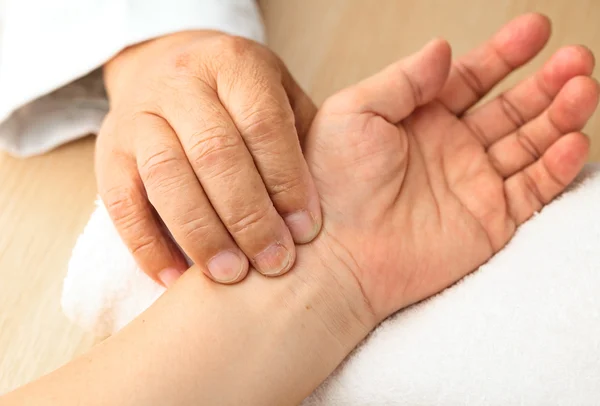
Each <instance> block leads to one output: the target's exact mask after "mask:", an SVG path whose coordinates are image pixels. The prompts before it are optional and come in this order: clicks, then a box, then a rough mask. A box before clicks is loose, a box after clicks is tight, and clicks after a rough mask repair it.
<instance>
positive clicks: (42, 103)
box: [0, 0, 264, 156]
mask: <svg viewBox="0 0 600 406" xmlns="http://www.w3.org/2000/svg"><path fill="white" fill-rule="evenodd" d="M190 29H212V30H219V31H224V32H227V33H230V34H233V35H239V36H243V37H247V38H250V39H254V40H256V41H264V29H263V26H262V22H261V17H260V13H259V10H258V7H257V4H256V2H255V1H254V0H176V1H169V2H165V1H163V0H51V1H48V0H0V149H3V150H6V151H8V152H9V153H11V154H13V155H18V156H29V155H34V154H40V153H43V152H46V151H48V150H50V149H52V148H54V147H56V146H58V145H60V144H63V143H65V142H68V141H71V140H73V139H75V138H79V137H82V136H84V135H87V134H90V133H96V132H97V131H98V130H99V128H100V124H101V122H102V120H103V118H104V116H105V114H106V112H107V110H108V103H107V100H106V95H105V93H104V86H103V82H102V75H101V74H100V71H99V69H98V68H99V67H101V66H102V65H103V64H104V63H105V62H107V61H108V60H109V59H110V58H112V57H113V56H114V55H115V54H117V53H118V52H119V51H121V50H122V49H124V48H126V47H128V46H130V45H133V44H136V43H139V42H142V41H145V40H148V39H151V38H155V37H159V36H162V35H165V34H169V33H172V32H178V31H184V30H190Z"/></svg>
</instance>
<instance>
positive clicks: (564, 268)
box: [62, 166, 600, 406]
mask: <svg viewBox="0 0 600 406" xmlns="http://www.w3.org/2000/svg"><path fill="white" fill-rule="evenodd" d="M599 206H600V166H595V167H589V166H588V167H587V168H586V169H585V171H584V173H583V174H582V175H581V176H580V177H579V181H578V184H577V185H576V186H575V187H573V188H571V190H570V191H569V192H568V193H565V194H564V195H563V196H562V197H561V198H559V199H558V200H556V201H555V202H553V203H552V204H551V205H550V206H548V207H546V208H545V209H544V210H543V211H542V213H541V214H539V215H537V216H535V217H534V218H532V219H531V220H530V221H529V222H527V223H526V224H524V225H523V226H522V227H521V228H520V229H519V230H518V232H517V235H516V236H515V238H514V239H513V240H512V241H511V242H510V244H509V245H508V246H507V247H506V248H505V249H504V250H502V251H501V252H500V253H498V254H497V255H496V256H495V257H494V258H493V259H492V260H490V261H489V262H488V263H487V264H486V265H484V266H482V267H481V268H480V269H479V270H478V271H476V272H475V273H474V274H472V275H471V276H468V277H467V278H465V279H464V280H463V281H461V282H460V283H458V284H456V285H454V286H453V287H451V288H449V289H447V290H446V291H444V292H442V293H441V294H439V295H437V296H435V297H434V298H432V299H430V300H428V301H425V302H423V303H420V304H418V305H416V306H413V307H412V308H409V309H407V310H405V311H403V312H400V313H399V314H397V315H395V316H393V317H391V318H390V319H388V320H387V321H386V322H384V323H383V324H382V325H381V326H380V327H379V328H377V330H375V332H374V333H373V334H372V335H371V336H370V337H369V338H368V339H367V340H366V341H365V342H364V343H363V344H362V345H361V346H360V347H359V348H358V349H357V350H356V351H355V352H354V353H353V354H352V355H350V356H349V357H348V359H347V360H346V361H345V362H344V364H343V365H342V366H340V368H338V370H337V371H336V372H335V373H334V374H333V375H332V376H331V377H330V378H329V379H328V380H327V381H326V382H325V383H324V384H323V385H322V386H321V387H320V388H319V389H318V390H317V391H316V392H315V393H314V394H313V395H311V396H310V397H309V398H308V399H306V400H305V403H304V404H305V405H323V406H325V405H327V406H331V405H340V406H342V405H343V406H352V405H361V406H364V405H378V406H380V405H411V406H414V405H434V404H435V405H477V406H480V405H502V406H507V405H578V406H579V405H598V404H600V214H599V211H598V207H599ZM162 291H163V289H162V288H160V287H158V286H157V285H156V284H155V283H154V282H152V281H151V280H150V279H149V278H148V277H146V276H145V275H144V274H143V273H142V272H141V271H140V270H139V269H138V268H137V266H136V265H135V263H134V261H133V259H132V258H131V256H130V254H129V253H128V251H127V249H126V248H125V246H124V245H123V244H122V243H121V242H120V240H119V237H118V236H117V233H116V231H115V229H114V228H113V226H112V224H111V222H110V220H109V217H108V215H107V213H106V211H105V209H104V208H103V207H102V206H101V205H99V206H98V209H97V210H96V212H95V213H94V214H93V216H92V219H91V220H90V223H89V224H88V226H87V227H86V229H85V231H84V233H83V235H82V236H81V237H80V239H79V241H78V242H77V245H76V247H75V250H74V253H73V257H72V259H71V262H70V264H69V272H68V275H67V278H66V280H65V284H64V291H63V298H62V304H63V308H64V311H65V313H66V314H67V315H68V317H69V318H70V319H71V320H73V321H74V322H76V323H78V324H80V325H82V326H83V327H85V328H87V329H90V330H92V331H95V332H96V333H97V334H102V335H104V334H110V333H113V332H115V331H117V330H119V329H120V328H121V327H123V326H124V325H125V324H126V323H127V322H129V321H130V320H131V319H132V318H134V317H135V316H136V315H137V314H139V313H140V312H141V311H143V310H144V309H145V308H146V307H147V306H149V305H150V304H151V303H152V302H153V301H154V300H155V299H156V298H157V297H158V296H159V295H160V294H161V293H162Z"/></svg>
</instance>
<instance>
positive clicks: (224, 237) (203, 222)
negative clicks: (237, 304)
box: [132, 114, 248, 283]
mask: <svg viewBox="0 0 600 406" xmlns="http://www.w3.org/2000/svg"><path fill="white" fill-rule="evenodd" d="M132 131H135V132H136V133H137V134H138V135H137V136H136V137H135V138H136V139H137V140H138V144H137V145H136V146H135V148H136V150H137V154H136V157H137V168H138V170H139V173H140V176H141V179H142V181H143V183H144V186H145V188H146V191H147V194H148V199H149V200H150V202H151V203H152V205H153V206H154V207H155V208H156V211H157V212H158V213H159V214H160V216H161V218H162V220H163V222H164V223H165V225H166V226H167V227H168V229H169V230H170V231H171V234H172V235H173V237H174V238H175V241H177V243H178V244H179V245H180V246H181V248H183V250H184V251H185V253H186V254H187V255H188V257H190V258H191V259H192V261H194V263H196V264H197V265H199V266H200V268H201V269H202V270H203V271H204V273H205V274H207V275H208V276H209V277H210V278H212V279H213V280H215V281H217V282H220V283H235V282H238V281H240V280H242V279H244V277H245V276H246V274H247V273H248V260H247V259H246V257H245V255H244V254H243V253H242V252H241V251H240V249H239V248H238V247H237V245H236V243H235V242H234V241H233V239H232V238H231V236H230V235H229V233H228V232H227V229H226V228H225V227H224V226H223V224H222V223H221V220H220V219H219V217H218V216H217V214H216V213H215V211H214V209H213V208H212V206H211V204H210V202H209V201H208V198H207V197H206V195H205V194H204V191H203V190H202V187H201V186H200V183H199V181H198V179H197V178H196V174H195V173H194V171H193V169H192V167H191V166H190V164H189V162H188V160H187V157H186V155H185V153H184V151H183V149H182V147H181V145H180V144H179V140H178V139H177V135H176V134H175V132H174V131H173V129H172V128H171V127H170V126H169V125H168V124H167V122H166V121H165V120H163V119H162V118H160V117H158V116H154V115H150V114H147V115H145V116H144V117H142V118H141V119H139V120H137V122H136V125H135V128H134V129H133V130H132Z"/></svg>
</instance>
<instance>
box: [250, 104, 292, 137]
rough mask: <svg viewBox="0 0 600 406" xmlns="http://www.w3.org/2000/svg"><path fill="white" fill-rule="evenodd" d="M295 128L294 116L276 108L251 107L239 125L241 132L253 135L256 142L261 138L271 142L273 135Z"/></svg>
mask: <svg viewBox="0 0 600 406" xmlns="http://www.w3.org/2000/svg"><path fill="white" fill-rule="evenodd" d="M294 128H295V120H294V115H293V114H292V113H291V112H286V111H285V110H284V109H281V108H276V107H261V108H256V107H250V108H248V109H247V110H246V111H245V112H244V113H243V114H242V119H241V121H240V124H239V130H240V132H241V133H242V134H247V135H252V136H253V138H254V139H255V140H256V141H260V137H261V136H262V137H265V138H267V140H270V139H271V138H272V137H271V136H272V135H273V134H278V133H280V132H281V131H282V130H291V129H294Z"/></svg>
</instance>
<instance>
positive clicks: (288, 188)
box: [270, 174, 308, 200]
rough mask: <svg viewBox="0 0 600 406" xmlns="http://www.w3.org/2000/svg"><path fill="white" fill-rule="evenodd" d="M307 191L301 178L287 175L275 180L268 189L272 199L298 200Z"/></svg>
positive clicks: (305, 184) (306, 186) (295, 175)
mask: <svg viewBox="0 0 600 406" xmlns="http://www.w3.org/2000/svg"><path fill="white" fill-rule="evenodd" d="M307 190H308V185H307V183H306V181H305V180H304V178H303V177H302V176H299V175H297V174H287V175H283V176H281V178H280V179H277V180H276V181H275V182H274V184H273V186H271V188H270V194H271V197H272V198H273V199H286V200H299V199H302V198H303V197H304V196H305V195H306V194H307Z"/></svg>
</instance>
